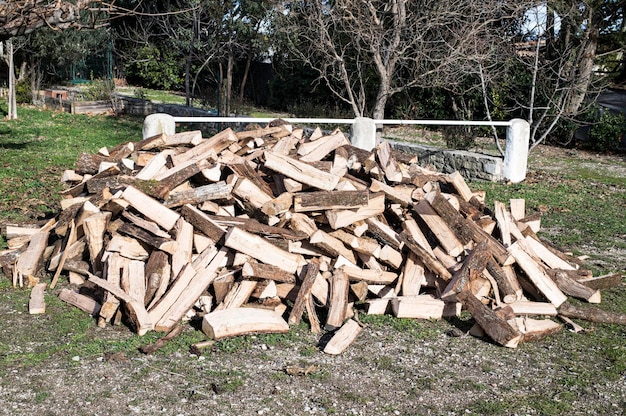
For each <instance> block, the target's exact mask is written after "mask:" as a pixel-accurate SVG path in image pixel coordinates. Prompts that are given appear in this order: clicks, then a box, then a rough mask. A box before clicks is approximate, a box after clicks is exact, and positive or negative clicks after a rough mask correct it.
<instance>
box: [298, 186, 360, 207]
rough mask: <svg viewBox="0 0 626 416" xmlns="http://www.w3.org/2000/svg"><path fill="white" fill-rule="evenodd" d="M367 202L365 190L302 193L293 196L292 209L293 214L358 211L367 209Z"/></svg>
mask: <svg viewBox="0 0 626 416" xmlns="http://www.w3.org/2000/svg"><path fill="white" fill-rule="evenodd" d="M368 201H369V192H368V191H366V190H364V191H317V192H303V193H297V194H294V198H293V209H294V211H295V212H310V211H325V210H329V209H334V210H340V209H359V208H363V207H367V205H368Z"/></svg>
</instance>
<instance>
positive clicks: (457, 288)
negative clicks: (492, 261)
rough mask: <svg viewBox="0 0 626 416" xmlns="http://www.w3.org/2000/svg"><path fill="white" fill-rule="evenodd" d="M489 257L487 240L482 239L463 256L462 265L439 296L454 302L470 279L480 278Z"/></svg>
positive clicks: (466, 286) (466, 287)
mask: <svg viewBox="0 0 626 416" xmlns="http://www.w3.org/2000/svg"><path fill="white" fill-rule="evenodd" d="M490 257H491V255H490V253H489V251H488V250H487V242H486V241H482V242H481V243H480V244H478V245H477V246H476V247H475V248H474V250H472V251H471V252H470V254H469V255H467V256H466V257H465V259H464V260H463V266H461V269H459V271H458V272H456V273H455V274H454V275H453V276H452V279H451V280H450V282H449V283H448V285H447V286H446V288H445V290H444V291H443V293H442V294H441V298H442V299H443V300H446V301H450V302H454V301H455V300H456V295H457V294H458V293H459V292H461V291H463V290H466V289H468V288H469V287H468V285H469V283H470V282H471V281H473V280H476V279H478V278H480V276H481V275H482V273H483V270H485V267H486V266H487V262H488V261H489V258H490Z"/></svg>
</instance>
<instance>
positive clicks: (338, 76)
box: [281, 0, 511, 119]
mask: <svg viewBox="0 0 626 416" xmlns="http://www.w3.org/2000/svg"><path fill="white" fill-rule="evenodd" d="M510 7H511V6H510V5H508V4H507V2H502V1H495V0H494V1H484V2H476V1H471V0H453V1H449V2H432V1H425V0H421V1H420V0H418V1H409V0H392V1H382V0H364V1H357V0H337V1H332V2H329V1H324V0H321V1H314V2H294V3H290V4H289V5H288V9H287V11H286V12H285V20H286V22H285V23H282V24H281V27H282V33H283V37H284V38H285V39H286V40H287V42H288V45H289V46H290V51H291V53H292V54H294V56H296V57H297V58H298V59H300V60H302V61H304V62H306V63H307V64H308V65H309V66H310V67H311V68H313V69H315V70H316V71H317V72H318V74H319V79H320V80H322V81H323V82H325V83H326V84H327V85H328V87H329V88H330V89H331V90H332V91H333V93H334V94H335V95H336V96H337V97H338V98H339V99H341V100H343V101H344V102H346V103H347V104H348V105H350V106H351V108H352V110H353V112H354V114H355V116H364V115H371V116H372V117H373V118H375V119H381V118H384V115H385V108H386V104H387V101H388V100H389V98H390V97H392V96H393V95H395V94H397V93H399V92H401V91H404V90H406V89H408V88H411V87H415V86H428V87H436V86H442V85H450V83H458V82H459V81H458V80H459V77H458V75H459V70H460V67H459V65H458V63H459V62H464V61H466V57H468V56H475V53H476V50H477V48H476V39H480V38H481V37H482V36H484V35H485V33H486V32H487V31H488V30H491V29H492V27H493V23H494V22H496V21H498V20H501V19H502V18H503V17H504V16H506V15H508V14H510V10H508V9H509V8H510ZM480 53H482V52H480ZM372 85H375V86H376V87H375V93H374V95H373V96H372V95H371V93H370V91H371V89H372Z"/></svg>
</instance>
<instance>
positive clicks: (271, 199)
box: [0, 121, 621, 354]
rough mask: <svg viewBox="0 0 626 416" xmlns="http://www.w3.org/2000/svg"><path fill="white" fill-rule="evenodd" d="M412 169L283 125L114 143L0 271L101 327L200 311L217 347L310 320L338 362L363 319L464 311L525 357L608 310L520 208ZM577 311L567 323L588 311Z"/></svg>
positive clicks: (37, 308) (70, 176)
mask: <svg viewBox="0 0 626 416" xmlns="http://www.w3.org/2000/svg"><path fill="white" fill-rule="evenodd" d="M416 162H417V161H416V158H415V157H412V156H410V155H406V154H400V153H397V152H395V151H393V150H391V148H390V146H389V144H388V143H387V142H385V141H383V142H382V143H380V145H379V146H378V147H377V148H376V149H374V150H373V151H372V152H367V151H363V150H360V149H358V148H355V147H353V146H351V145H350V142H349V140H347V139H346V137H345V135H344V134H343V133H342V132H341V131H339V130H336V131H334V132H332V133H331V134H328V135H324V134H323V133H322V132H321V131H320V130H319V129H317V130H315V131H314V132H313V134H312V135H310V137H305V135H304V134H303V130H302V129H298V128H294V127H292V126H290V125H288V124H285V123H283V122H281V121H277V122H274V123H270V124H269V125H268V126H267V127H265V128H257V129H255V130H249V131H244V132H239V133H235V132H234V131H232V130H231V129H226V130H224V131H222V132H220V133H218V134H216V135H215V136H213V137H211V138H208V139H206V138H202V135H201V133H200V132H199V131H192V132H183V133H177V134H174V135H158V136H155V137H151V138H148V139H145V140H142V141H139V142H134V143H133V142H129V143H124V144H121V145H119V146H117V147H115V148H113V149H110V150H107V149H104V148H103V149H101V150H100V151H99V153H98V154H95V155H94V154H83V155H81V156H80V158H79V160H78V163H77V167H76V169H75V170H71V171H66V172H65V173H64V174H63V178H62V180H63V181H64V182H66V183H67V184H68V186H69V187H68V189H67V190H66V191H64V192H63V199H62V201H61V209H62V210H61V212H60V213H59V215H58V216H57V217H56V218H55V219H54V220H51V221H50V222H49V223H48V224H46V225H45V226H43V227H41V228H38V229H32V228H24V227H7V230H6V231H7V232H6V235H7V241H8V243H9V249H8V250H5V251H4V252H1V253H0V266H2V268H3V271H4V273H5V274H6V275H7V276H11V277H12V278H13V283H14V285H15V286H22V285H28V286H30V287H33V290H32V292H31V305H30V306H31V313H42V312H44V311H45V305H44V304H43V293H44V291H45V289H46V285H48V284H49V288H51V289H53V288H55V286H56V285H57V283H58V280H59V278H60V276H62V275H63V276H64V277H63V279H64V280H65V276H66V275H67V276H68V279H69V283H70V284H69V285H63V286H64V288H62V289H60V291H58V295H59V296H60V298H61V299H63V300H64V301H66V302H68V303H71V304H72V305H75V306H77V307H79V308H81V309H83V310H85V311H86V312H88V313H90V314H91V315H93V316H94V318H95V319H97V322H98V325H100V326H105V325H107V324H109V323H113V324H114V323H119V322H121V321H123V322H127V323H129V324H130V326H131V327H132V328H134V330H135V331H136V332H137V333H138V334H139V335H142V334H145V333H146V332H148V331H151V330H155V331H165V332H168V331H171V330H173V329H174V328H175V327H177V326H178V325H179V323H180V322H185V321H187V320H189V319H193V318H197V317H201V319H202V329H203V331H204V332H205V333H206V334H207V335H208V336H209V337H211V338H214V339H220V338H224V337H231V336H236V335H240V334H248V333H264V332H286V331H288V330H289V326H290V325H297V324H298V323H299V322H300V321H301V320H302V319H303V317H306V321H307V322H308V324H309V325H310V328H311V330H312V331H314V332H322V331H335V330H337V331H336V332H335V334H334V336H333V337H332V339H331V341H330V342H329V343H328V345H326V347H325V351H326V352H328V353H330V354H338V353H340V352H341V351H343V350H344V349H345V348H346V347H347V346H348V345H349V344H350V342H351V341H352V340H354V339H355V338H356V336H357V335H358V333H359V332H360V331H361V329H362V325H361V324H360V322H359V320H358V314H357V313H356V312H357V311H362V313H367V314H385V313H391V314H393V315H395V316H396V317H399V318H420V319H440V318H442V317H451V316H456V315H459V314H460V313H461V310H462V309H466V310H467V311H469V312H470V313H471V315H472V316H473V318H474V319H475V321H476V326H475V328H473V329H472V330H471V332H472V333H474V334H481V335H482V334H486V335H488V336H489V337H490V338H491V339H493V340H494V341H495V342H496V343H498V344H501V345H504V346H507V347H516V346H517V345H518V343H519V342H521V341H525V340H533V339H539V338H541V337H543V336H546V335H548V334H551V333H553V332H555V331H557V330H559V329H560V327H561V325H560V324H558V323H556V322H555V321H553V320H550V319H536V316H541V317H546V316H547V317H550V316H552V317H556V316H557V315H559V313H560V311H561V310H562V309H563V308H562V305H564V303H565V302H566V301H567V296H573V297H576V298H580V299H583V300H585V301H588V302H590V303H598V302H600V292H599V291H598V290H597V289H598V287H601V285H611V284H613V285H615V284H618V283H619V281H620V279H621V276H619V275H617V276H608V277H600V278H597V277H596V278H594V277H592V276H591V273H590V272H589V271H588V270H584V269H582V268H581V261H580V260H579V259H578V258H575V257H572V256H570V255H567V254H565V253H562V252H560V251H558V250H556V249H554V248H553V247H551V246H550V245H549V244H546V243H543V242H542V241H541V240H540V239H539V238H538V237H537V234H536V232H537V231H538V229H539V223H540V218H539V217H538V216H536V215H531V216H526V215H525V207H524V201H523V200H511V201H510V204H509V205H508V206H507V205H505V204H503V203H500V202H496V203H495V207H494V209H493V211H491V210H489V209H488V208H487V207H486V206H485V205H484V194H483V193H481V192H472V191H471V190H470V189H469V187H468V186H467V184H466V183H465V181H464V180H463V178H462V177H461V175H460V174H459V173H458V172H455V173H453V174H448V175H445V174H440V173H436V172H434V171H431V170H428V169H425V168H422V167H419V166H418V165H417V163H416ZM45 271H47V272H48V273H49V274H48V275H46V274H45V273H42V272H45ZM50 275H51V276H52V278H51V280H50V282H49V283H48V282H45V281H41V282H40V280H45V279H46V278H44V277H43V276H50ZM38 277H39V278H38ZM40 278H41V279H40ZM566 309H567V310H568V311H570V312H569V313H563V312H561V315H563V318H564V319H567V316H576V317H580V316H578V315H576V313H578V314H579V315H580V312H581V309H580V308H579V307H573V306H571V305H569V304H567V308H566ZM572 310H574V312H572ZM583 312H584V313H587V312H588V310H584V311H583ZM591 315H594V313H591ZM532 316H535V318H530V317H532Z"/></svg>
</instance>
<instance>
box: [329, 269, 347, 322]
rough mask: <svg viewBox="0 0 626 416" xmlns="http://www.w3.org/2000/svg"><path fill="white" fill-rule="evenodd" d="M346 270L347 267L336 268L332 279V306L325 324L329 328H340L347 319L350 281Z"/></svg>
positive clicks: (330, 300) (330, 301)
mask: <svg viewBox="0 0 626 416" xmlns="http://www.w3.org/2000/svg"><path fill="white" fill-rule="evenodd" d="M344 270H345V268H342V269H338V270H335V272H334V273H333V276H332V278H331V279H330V298H329V304H330V306H329V308H328V317H327V318H326V325H325V328H326V329H327V330H332V329H335V328H339V327H340V326H342V325H343V322H344V321H345V319H346V313H347V308H348V292H349V290H350V281H349V280H348V275H347V274H346V273H345V272H344Z"/></svg>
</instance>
